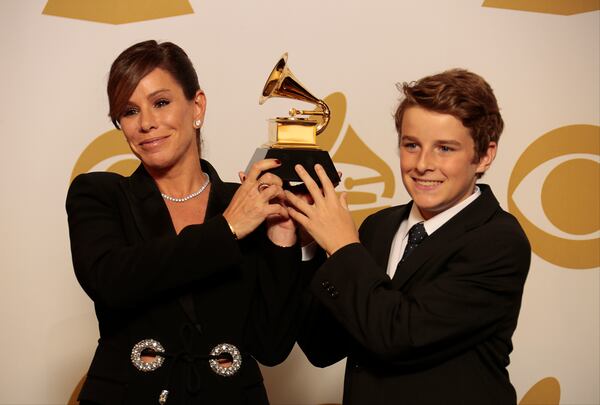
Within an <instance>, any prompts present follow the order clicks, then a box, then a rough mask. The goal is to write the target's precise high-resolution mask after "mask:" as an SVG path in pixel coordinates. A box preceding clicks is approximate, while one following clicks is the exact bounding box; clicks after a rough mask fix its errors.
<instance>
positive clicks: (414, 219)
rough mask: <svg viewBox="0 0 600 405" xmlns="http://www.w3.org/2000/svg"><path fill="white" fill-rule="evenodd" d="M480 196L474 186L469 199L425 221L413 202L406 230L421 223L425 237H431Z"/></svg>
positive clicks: (478, 190) (479, 192)
mask: <svg viewBox="0 0 600 405" xmlns="http://www.w3.org/2000/svg"><path fill="white" fill-rule="evenodd" d="M480 195H481V190H480V189H479V187H477V186H475V191H474V192H473V194H471V195H470V196H469V197H467V198H465V199H464V200H463V201H461V202H459V203H458V204H456V205H454V206H452V207H450V208H448V209H447V210H446V211H443V212H440V213H439V214H437V215H436V216H434V217H433V218H430V219H428V220H427V221H425V219H424V218H423V216H422V215H421V212H420V211H419V208H417V205H416V204H415V203H414V202H413V205H412V207H411V209H410V213H409V214H408V223H407V227H406V229H407V230H409V229H410V228H412V226H413V225H415V224H418V223H419V222H423V226H424V227H425V230H426V231H427V235H431V234H432V233H434V232H435V231H437V230H438V229H439V228H441V227H442V225H444V224H445V223H446V222H448V221H449V220H450V219H451V218H452V217H453V216H455V215H456V214H458V213H459V212H460V211H462V210H463V209H464V208H465V207H466V206H467V205H469V204H471V203H472V202H473V201H475V200H476V199H477V197H479V196H480Z"/></svg>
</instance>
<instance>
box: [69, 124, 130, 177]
mask: <svg viewBox="0 0 600 405" xmlns="http://www.w3.org/2000/svg"><path fill="white" fill-rule="evenodd" d="M139 164H140V161H139V159H138V158H136V157H135V156H134V155H133V154H132V153H131V149H130V148H129V145H128V144H127V142H126V141H125V136H124V135H123V132H121V131H119V130H118V129H113V130H110V131H107V132H105V133H103V134H102V135H100V136H99V137H97V138H96V139H94V140H93V141H92V142H91V143H90V144H89V145H88V146H87V148H85V150H84V151H83V152H82V153H81V155H80V156H79V159H77V162H76V163H75V166H74V167H73V171H72V172H71V180H70V181H73V179H74V178H75V177H77V175H78V174H81V173H87V172H89V171H91V170H96V171H98V170H102V171H107V172H113V173H119V174H120V175H123V176H129V175H130V174H131V173H133V171H134V170H135V169H136V168H137V167H138V165H139Z"/></svg>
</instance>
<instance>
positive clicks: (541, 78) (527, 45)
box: [0, 0, 600, 405]
mask: <svg viewBox="0 0 600 405" xmlns="http://www.w3.org/2000/svg"><path fill="white" fill-rule="evenodd" d="M80 1H81V2H82V3H84V2H83V0H80ZM87 2H88V3H90V4H91V3H94V2H95V1H93V0H87ZM154 2H155V3H164V2H160V1H157V0H154ZM46 3H47V2H46V1H42V0H28V1H18V0H3V1H1V2H0V57H1V63H0V78H1V83H2V85H1V87H0V88H1V91H2V93H3V97H1V98H0V111H1V112H0V125H1V127H2V132H1V139H2V145H3V148H2V149H3V151H4V152H3V153H2V159H0V173H1V177H0V179H1V183H0V185H1V187H0V189H1V190H2V198H1V199H0V224H1V228H0V229H1V235H0V238H1V239H0V244H1V246H2V248H1V249H2V250H1V251H2V253H1V255H0V325H1V331H0V359H2V361H1V362H0V404H55V403H56V404H58V403H65V402H66V401H67V399H68V398H69V396H70V394H71V391H72V389H73V388H74V386H75V384H76V383H77V382H78V380H79V379H80V378H81V376H82V375H83V374H84V373H85V371H86V369H87V366H88V365H89V362H90V359H91V356H92V353H93V349H94V348H95V341H96V339H97V334H98V332H97V326H96V322H95V318H94V315H93V308H92V304H91V302H90V300H89V299H88V298H87V296H85V294H84V293H83V291H82V290H81V288H80V287H79V286H78V284H77V282H76V280H75V277H74V275H73V270H72V265H71V260H70V252H69V245H68V232H67V223H66V214H65V210H64V200H65V195H66V191H67V188H68V185H69V181H70V177H71V173H72V171H73V169H74V167H75V165H76V162H77V161H78V159H79V157H80V155H81V154H82V153H83V151H84V150H85V149H86V148H87V147H88V145H90V143H91V142H92V141H93V140H94V139H96V138H97V137H98V136H100V135H101V134H103V133H105V132H106V131H109V130H111V129H112V126H111V123H110V120H109V119H108V117H107V111H108V106H107V100H106V91H105V86H106V79H107V72H108V69H109V67H110V64H111V62H112V61H113V60H114V58H115V57H116V56H117V55H118V54H119V53H120V52H121V51H122V50H123V49H125V48H126V47H128V46H129V45H131V44H133V43H136V42H138V41H141V40H146V39H157V40H167V41H172V42H175V43H177V44H179V45H180V46H182V47H183V48H184V49H185V50H186V51H187V52H188V54H189V55H190V57H191V59H192V61H193V62H194V65H195V66H196V69H197V71H198V74H199V77H200V82H201V85H202V87H203V89H204V90H205V91H206V94H207V98H208V111H207V117H206V122H205V125H204V128H203V137H204V149H203V155H204V157H205V158H207V159H208V160H210V161H211V162H212V163H213V164H214V165H215V166H216V167H217V169H218V170H219V172H220V174H221V175H222V177H223V178H224V179H226V180H236V173H237V171H238V170H240V169H244V167H245V165H246V162H247V161H248V159H249V158H250V156H251V154H252V153H253V151H254V149H255V148H256V147H257V146H258V145H259V144H261V143H263V142H264V141H265V140H266V133H267V130H266V122H265V120H266V119H267V118H269V117H273V116H276V115H281V114H284V113H285V111H287V108H288V107H289V106H290V102H288V101H285V100H271V101H269V102H268V103H267V104H265V105H264V106H259V105H258V96H259V94H260V92H261V90H262V86H263V84H264V81H265V79H266V77H267V75H268V73H269V72H270V70H271V68H272V67H273V65H274V63H275V62H276V60H277V59H278V57H279V56H280V55H281V54H282V53H283V52H284V51H288V52H289V65H290V67H291V69H292V70H293V71H294V73H295V74H296V75H297V76H298V78H299V79H300V80H301V81H302V82H303V83H304V84H305V85H306V86H307V88H308V89H309V90H310V91H311V92H313V94H315V95H318V96H320V97H325V96H328V95H330V94H332V93H336V92H341V93H343V95H344V96H345V99H346V103H347V111H346V115H345V119H344V121H343V123H342V129H341V132H340V136H339V138H338V140H337V141H336V142H335V144H334V146H333V148H332V151H334V150H335V149H336V148H339V145H340V143H341V142H342V139H343V137H344V135H345V134H347V132H346V131H347V130H348V128H349V127H350V126H351V127H352V128H353V129H354V131H356V134H357V135H358V136H359V137H360V139H361V140H362V141H363V142H364V143H365V144H366V145H367V146H368V147H369V148H370V149H371V150H372V151H373V152H375V154H376V155H378V156H379V157H380V158H381V159H382V160H383V161H384V162H386V163H387V165H388V166H389V167H390V168H391V169H392V170H393V172H394V176H395V178H394V179H393V180H391V181H394V182H395V185H396V187H395V193H394V195H393V196H392V197H389V198H386V197H383V196H382V195H381V194H382V192H381V184H379V185H378V184H373V185H370V186H366V189H367V190H369V191H371V192H373V193H375V194H377V196H378V198H377V202H376V203H374V204H371V205H367V206H366V207H367V208H369V207H377V206H381V205H385V204H398V203H402V202H405V201H407V194H406V193H405V192H404V190H403V188H402V185H401V182H400V179H399V176H398V175H397V173H398V153H397V150H396V134H395V131H394V124H393V119H392V116H391V114H392V112H393V110H394V108H395V107H396V105H397V101H398V96H399V94H398V91H397V90H396V88H395V86H394V84H395V83H396V82H401V81H411V80H415V79H418V78H420V77H422V76H425V75H427V74H432V73H436V72H439V71H441V70H445V69H447V68H451V67H465V68H468V69H471V70H473V71H475V72H477V73H479V74H481V75H482V76H484V77H485V78H486V79H487V80H488V81H489V82H490V83H491V85H492V87H494V89H495V92H496V96H497V98H498V100H499V103H500V105H501V108H502V113H503V116H504V119H505V122H506V129H505V132H504V134H503V137H502V138H501V141H500V150H499V156H498V157H497V159H496V162H495V163H494V166H493V167H492V169H491V171H490V172H488V174H487V175H486V177H485V181H486V182H487V183H489V184H491V185H492V187H493V188H494V191H495V194H496V196H497V197H498V199H499V200H500V202H501V204H502V205H503V207H504V208H508V201H509V198H511V196H510V195H508V194H509V192H508V190H509V181H510V178H511V175H512V174H513V168H514V167H515V165H516V164H517V163H518V162H519V159H520V158H521V156H522V155H523V153H524V152H525V151H527V150H528V148H530V145H532V143H533V142H534V141H536V140H538V139H540V138H541V137H543V135H544V134H546V133H548V132H550V131H553V130H556V129H558V128H562V127H566V126H571V125H578V124H586V125H592V126H593V127H592V128H593V130H592V136H591V141H589V142H588V143H586V145H587V147H588V149H589V150H587V151H586V152H585V153H583V152H582V153H583V155H582V156H583V158H585V159H587V160H590V161H591V162H595V163H596V165H595V166H594V165H592V172H591V173H590V172H588V173H577V172H575V173H572V174H574V175H571V176H570V177H569V178H570V179H571V181H572V184H571V186H572V187H571V188H569V190H572V189H576V190H578V192H579V194H577V195H576V196H572V195H569V194H567V195H561V196H559V195H556V196H554V198H561V199H565V201H567V202H570V203H571V205H568V206H569V207H571V206H577V203H578V201H579V200H575V203H573V198H579V199H582V200H581V201H587V202H588V203H589V201H592V205H591V207H592V212H588V213H587V215H589V216H590V221H591V224H592V231H591V232H587V231H586V232H584V233H583V234H582V233H581V232H579V235H567V233H565V232H563V231H561V230H560V229H559V230H557V229H556V226H554V225H553V224H552V223H551V220H550V221H549V220H548V218H546V215H545V211H544V209H543V207H541V206H540V203H544V201H545V200H544V198H543V196H542V195H541V193H542V191H543V190H542V191H540V184H542V183H543V182H544V178H545V176H546V175H548V173H549V171H550V170H551V168H549V169H546V171H545V172H544V173H537V174H535V175H534V174H533V173H532V176H533V180H529V181H530V183H529V184H531V186H527V187H526V188H524V189H522V190H521V191H518V190H517V191H515V194H514V200H515V203H516V204H517V205H518V206H519V209H520V210H522V211H523V215H525V216H527V217H528V218H530V220H532V221H534V219H535V220H536V221H538V220H539V222H541V223H542V224H541V225H540V224H538V226H539V227H540V228H543V229H544V230H545V231H547V232H549V233H552V232H554V233H559V234H560V235H561V237H562V238H563V239H569V238H572V239H575V240H580V239H587V240H591V241H592V242H593V243H594V244H593V245H592V250H591V251H590V250H589V249H588V250H587V251H586V252H584V253H585V254H586V255H588V256H589V255H591V257H592V264H591V265H588V266H587V267H586V268H582V269H581V268H580V269H575V268H572V267H576V266H575V265H572V266H571V265H569V263H570V262H569V263H567V264H565V263H560V264H557V263H555V262H551V261H549V260H548V259H547V258H546V255H545V254H544V252H548V251H550V250H552V249H553V247H552V246H549V245H544V244H543V243H542V242H540V245H539V246H540V247H539V248H536V249H537V251H536V252H535V254H534V256H533V261H532V265H531V272H530V276H529V278H528V280H527V284H526V289H525V296H524V301H523V308H522V311H521V317H520V321H519V327H518V329H517V332H516V334H515V337H514V346H515V350H514V352H513V355H512V356H511V358H512V364H511V366H510V373H511V377H512V380H513V383H514V385H515V387H516V389H517V392H518V397H519V399H521V398H522V397H523V396H524V395H525V394H526V392H527V391H528V390H529V389H530V388H531V387H532V386H534V384H536V383H537V382H538V381H540V380H542V379H544V378H547V377H552V380H551V381H552V384H554V386H558V385H559V386H560V403H561V404H565V405H567V404H572V405H575V404H590V405H591V404H599V403H600V388H599V384H598V382H599V381H600V365H599V364H600V321H599V320H600V271H599V270H598V269H599V267H598V260H600V258H598V260H596V261H594V260H595V259H594V257H595V256H596V255H600V254H597V252H598V251H599V250H598V249H600V248H599V245H598V240H599V239H598V238H599V236H600V230H599V226H598V224H597V222H598V219H597V218H598V216H597V215H596V212H593V208H594V207H595V209H596V210H598V209H599V208H598V205H594V204H595V203H594V202H596V201H598V198H599V197H598V195H599V192H600V191H599V189H598V184H597V183H596V184H595V185H593V184H592V186H591V187H586V188H585V189H584V190H581V189H582V188H583V187H579V188H578V187H577V185H578V184H579V183H577V182H578V181H579V179H582V178H585V177H586V176H592V177H591V178H596V177H597V176H598V173H599V172H600V169H598V167H600V165H599V164H598V163H599V162H600V160H599V156H600V150H598V147H597V146H596V145H597V143H595V142H597V139H598V138H600V132H598V125H599V124H600V116H599V115H600V113H599V111H600V95H599V94H600V77H599V76H600V73H599V72H600V40H599V38H600V17H599V12H598V11H592V12H587V13H579V14H574V15H570V16H566V15H556V14H548V13H538V12H525V11H519V10H509V9H499V8H491V7H483V6H482V1H481V0H457V1H452V2H450V1H434V0H420V1H394V0H370V1H364V0H362V1H361V0H345V1H332V0H304V1H302V2H292V1H282V0H255V1H231V0H192V1H190V2H189V3H190V4H191V6H192V8H193V13H191V14H185V15H180V16H174V17H169V18H161V19H151V20H145V21H139V22H132V23H127V24H117V25H115V24H108V23H100V22H93V21H86V20H81V19H73V18H64V17H57V16H50V15H44V14H42V10H43V9H44V7H45V6H46ZM58 3H61V1H58ZM62 3H64V4H67V5H68V4H70V3H72V4H75V3H77V2H76V1H75V2H73V1H66V0H65V1H63V2H62ZM108 3H110V2H108ZM116 3H118V2H116ZM130 3H132V4H133V3H135V4H137V5H138V6H139V5H140V4H142V3H143V2H140V1H130ZM148 3H152V2H151V1H149V2H148ZM167 3H168V2H167ZM175 3H176V2H175ZM512 3H516V4H529V3H534V2H533V1H521V2H518V1H517V2H514V1H513V2H512ZM556 3H565V4H567V3H569V2H560V1H559V2H556ZM574 3H578V2H574ZM579 3H581V2H579ZM584 3H585V2H584ZM588 3H590V2H588ZM591 3H594V2H591ZM596 3H598V2H596ZM73 7H74V6H73ZM596 9H598V7H596ZM134 11H135V10H134ZM569 134H571V135H569V136H575V137H576V136H579V133H578V132H577V131H574V132H569ZM542 149H543V148H542ZM540 153H541V152H540ZM538 154H539V153H538ZM584 155H585V156H584ZM564 159H569V158H568V157H567V158H563V160H564ZM113 160H114V159H113ZM103 165H104V167H103ZM106 166H107V164H106V162H98V165H97V166H96V168H97V169H103V168H105V167H106ZM342 166H344V165H342ZM343 170H344V171H345V173H347V172H350V173H359V174H360V173H361V170H363V171H364V172H368V169H366V168H364V167H362V166H361V162H360V161H357V162H356V164H355V165H346V166H344V168H343ZM535 176H537V177H535ZM594 176H596V177H594ZM388 180H389V179H388ZM523 182H524V180H523ZM523 184H525V183H523ZM536 184H537V188H536ZM573 185H574V186H573ZM523 190H525V191H523ZM517 197H518V198H517ZM573 204H574V205H573ZM542 205H543V204H542ZM587 206H589V204H588V205H587ZM362 208H365V207H362ZM575 211H576V210H575ZM572 214H573V215H581V213H577V212H572ZM594 221H596V222H594ZM588 222H589V221H588ZM530 237H531V236H530ZM594 241H595V242H594ZM584 253H582V254H584ZM596 257H597V256H596ZM567 261H569V260H567ZM342 371H343V364H342V363H339V364H337V365H335V366H332V367H330V368H328V369H316V368H314V367H312V366H310V364H308V362H307V361H306V359H305V358H304V356H303V355H302V353H301V352H300V351H299V350H298V349H297V348H296V349H295V350H294V352H293V353H292V355H291V356H290V358H289V359H288V360H287V361H286V362H285V363H284V364H282V365H280V366H278V367H276V368H274V369H265V370H264V374H265V378H266V380H267V387H268V390H269V396H270V398H271V401H272V402H273V404H282V405H283V404H290V405H291V404H298V405H300V404H317V403H325V402H341V382H342V379H343V374H342ZM555 403H558V402H555Z"/></svg>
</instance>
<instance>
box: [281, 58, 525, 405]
mask: <svg viewBox="0 0 600 405" xmlns="http://www.w3.org/2000/svg"><path fill="white" fill-rule="evenodd" d="M401 90H402V92H403V94H404V98H403V100H402V101H401V103H400V106H399V107H398V109H397V111H396V113H395V121H396V128H397V131H398V136H399V148H400V171H401V174H402V182H403V183H404V186H405V187H406V190H407V191H408V193H409V194H410V196H411V197H412V201H411V202H409V203H408V204H406V205H400V206H396V207H392V208H388V209H385V210H382V211H380V212H378V213H376V214H374V215H371V216H370V217H369V218H367V219H366V220H365V222H364V223H363V224H362V226H361V228H360V231H359V232H357V231H356V229H355V227H354V224H353V222H352V218H351V217H350V213H349V211H348V206H347V203H346V199H345V195H344V194H342V195H341V196H339V197H338V196H337V195H336V193H335V191H334V189H333V186H332V185H331V182H329V180H328V179H327V176H326V175H325V174H324V172H323V170H322V168H320V167H318V166H317V167H316V170H317V173H318V174H319V177H320V180H321V183H322V184H323V188H322V190H321V189H319V187H318V186H317V185H316V184H315V182H314V181H312V179H311V178H310V176H308V175H307V173H306V171H305V170H304V169H303V168H302V167H300V166H298V167H297V168H296V170H297V172H298V173H299V175H300V177H301V178H302V180H303V181H304V182H305V184H306V185H307V187H308V190H309V192H310V193H311V195H312V199H313V200H314V203H313V204H309V203H307V202H306V201H305V200H302V199H300V198H298V197H295V196H294V195H293V194H291V193H287V198H288V200H289V202H290V203H291V204H292V205H293V208H289V211H290V215H291V216H292V218H293V219H294V220H296V221H297V222H298V223H300V224H301V225H302V226H303V227H304V228H305V230H306V231H308V233H310V234H311V236H312V237H313V238H314V240H315V241H316V242H317V243H318V244H319V245H320V246H321V247H322V248H323V250H324V251H325V252H326V253H327V256H328V257H327V259H325V258H324V255H322V256H323V257H322V265H321V266H320V267H319V268H318V269H316V271H315V272H314V276H313V277H312V281H311V282H310V292H311V293H312V294H310V297H307V307H308V315H307V317H306V322H305V325H304V327H303V328H302V331H303V332H302V334H301V336H300V337H299V340H298V342H299V344H300V347H301V348H302V350H303V351H304V353H305V354H306V356H307V357H308V359H309V360H310V361H311V363H312V364H314V365H316V366H318V367H326V366H329V365H331V364H333V363H335V362H337V361H339V360H341V359H343V358H347V362H346V375H345V381H344V404H369V405H371V404H409V405H419V404H427V405H434V404H435V405H437V404H473V405H483V404H486V405H493V404H498V405H510V404H516V394H515V390H514V388H513V386H512V384H511V382H510V379H509V375H508V372H507V370H506V367H507V366H508V364H509V354H510V352H511V351H512V343H511V337H512V334H513V332H514V330H515V327H516V325H517V318H518V315H519V309H520V306H521V296H522V294H523V286H524V283H525V279H526V277H527V272H528V269H529V263H530V258H531V249H530V246H529V242H528V240H527V238H526V236H525V234H524V232H523V230H522V229H521V227H520V226H519V223H518V222H517V220H516V219H515V218H514V217H513V216H512V215H510V214H509V213H507V212H506V211H504V210H503V209H502V208H501V207H500V205H499V204H498V201H497V200H496V198H495V197H494V195H493V193H492V190H491V189H490V187H489V186H487V185H484V184H476V181H477V180H478V179H479V178H480V177H481V176H483V174H484V173H485V172H486V171H487V170H488V168H489V167H490V165H491V164H492V162H493V160H494V158H495V156H496V152H497V148H498V140H499V137H500V134H501V132H502V129H503V121H502V117H501V115H500V112H499V108H498V105H497V102H496V98H495V96H494V93H493V91H492V89H491V87H490V86H489V85H488V83H486V81H485V80H484V79H483V78H481V77H480V76H478V75H476V74H474V73H472V72H469V71H466V70H462V69H454V70H450V71H446V72H443V73H440V74H436V75H433V76H429V77H425V78H423V79H421V80H419V81H417V82H412V83H409V84H407V83H404V85H403V86H402V87H401ZM318 260H319V259H318V258H315V259H313V262H316V261H318Z"/></svg>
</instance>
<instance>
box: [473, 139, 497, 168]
mask: <svg viewBox="0 0 600 405" xmlns="http://www.w3.org/2000/svg"><path fill="white" fill-rule="evenodd" d="M497 150H498V144H497V143H496V142H490V143H489V145H488V147H487V150H486V151H485V153H484V154H483V155H482V156H481V158H480V159H479V163H478V164H477V170H476V173H477V174H483V173H485V172H486V171H487V169H489V168H490V166H491V165H492V162H493V161H494V159H495V158H496V151H497Z"/></svg>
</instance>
